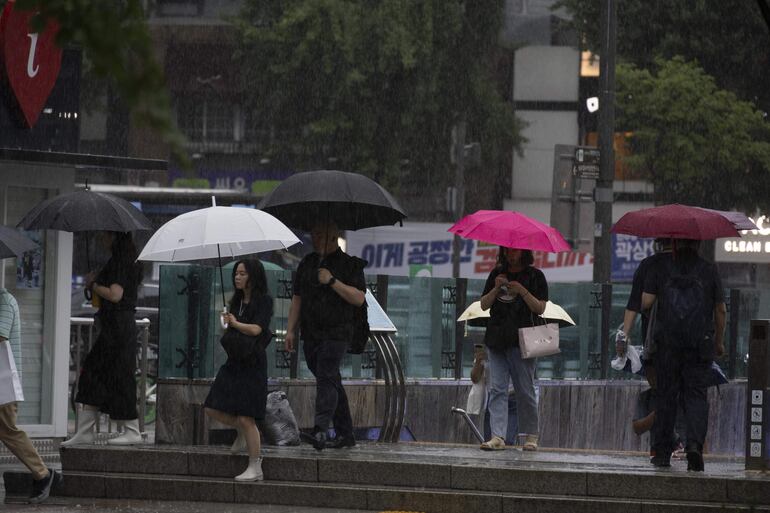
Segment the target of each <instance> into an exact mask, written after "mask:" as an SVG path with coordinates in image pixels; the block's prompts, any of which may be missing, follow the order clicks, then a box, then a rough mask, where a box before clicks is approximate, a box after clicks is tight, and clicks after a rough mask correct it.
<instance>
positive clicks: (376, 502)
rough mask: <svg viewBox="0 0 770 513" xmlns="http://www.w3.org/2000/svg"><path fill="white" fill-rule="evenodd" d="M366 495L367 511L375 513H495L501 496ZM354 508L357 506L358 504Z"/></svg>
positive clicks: (428, 492) (378, 492) (398, 492)
mask: <svg viewBox="0 0 770 513" xmlns="http://www.w3.org/2000/svg"><path fill="white" fill-rule="evenodd" d="M366 496H367V500H366V506H367V508H368V509H372V510H379V511H383V510H403V511H420V512H425V513H497V512H499V511H501V510H502V496H501V495H499V494H493V493H487V494H483V493H468V492H464V493H457V492H451V491H437V490H403V489H400V490H393V489H381V488H373V489H369V490H367V491H366ZM348 507H354V504H350V505H349V506H348ZM358 507H361V505H360V504H359V505H358Z"/></svg>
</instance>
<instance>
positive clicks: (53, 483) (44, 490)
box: [29, 469, 63, 504]
mask: <svg viewBox="0 0 770 513" xmlns="http://www.w3.org/2000/svg"><path fill="white" fill-rule="evenodd" d="M62 480H63V478H62V475H61V474H60V473H58V472H56V471H55V470H51V469H48V475H47V476H46V477H44V478H43V479H36V480H33V481H32V494H31V495H30V496H29V503H30V504H40V503H41V502H43V501H45V500H46V499H47V498H48V496H49V495H51V490H52V489H54V488H56V487H57V486H58V485H59V483H61V482H62Z"/></svg>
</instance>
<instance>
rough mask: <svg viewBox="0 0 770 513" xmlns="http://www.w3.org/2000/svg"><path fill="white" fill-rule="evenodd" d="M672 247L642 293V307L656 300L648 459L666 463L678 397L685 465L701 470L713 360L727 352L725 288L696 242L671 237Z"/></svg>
mask: <svg viewBox="0 0 770 513" xmlns="http://www.w3.org/2000/svg"><path fill="white" fill-rule="evenodd" d="M673 248H674V250H673V253H672V258H671V259H670V260H665V261H661V262H660V263H659V264H658V265H656V266H655V268H653V269H651V270H650V273H649V274H648V276H647V278H646V280H645V284H644V292H643V294H642V308H643V309H644V310H648V309H649V308H651V307H652V305H653V304H654V303H655V301H656V300H658V301H659V304H658V306H657V312H656V322H655V326H654V327H653V336H654V338H655V342H656V344H657V347H658V351H657V353H656V356H655V370H656V373H657V379H658V383H657V385H658V394H657V412H656V417H655V423H654V424H653V427H652V431H653V435H654V440H655V442H654V443H655V447H654V449H655V456H654V457H653V458H652V464H653V465H655V466H656V467H668V466H670V459H671V451H672V450H673V448H674V438H673V432H674V429H673V428H674V422H675V418H676V409H677V402H678V401H681V404H682V408H683V411H684V417H685V422H686V424H687V444H686V447H685V450H686V452H687V470H692V471H696V472H702V471H703V468H704V466H703V443H704V441H705V439H706V431H707V429H708V400H707V397H706V390H707V387H708V382H709V377H710V375H711V372H712V371H711V363H712V361H713V360H714V358H715V357H720V356H722V355H723V354H724V351H725V347H724V329H725V313H726V309H725V301H724V290H723V289H722V282H721V280H720V278H719V273H718V272H717V269H716V266H715V265H714V264H712V263H709V262H707V261H705V260H704V259H702V258H701V257H700V256H699V255H698V241H691V240H683V239H679V240H674V243H673ZM685 314H686V315H685ZM680 318H681V319H684V320H681V319H680Z"/></svg>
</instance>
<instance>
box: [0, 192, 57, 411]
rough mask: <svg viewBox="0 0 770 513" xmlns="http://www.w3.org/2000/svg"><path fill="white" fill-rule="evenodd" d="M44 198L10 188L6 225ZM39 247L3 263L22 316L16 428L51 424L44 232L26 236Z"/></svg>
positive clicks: (16, 352)
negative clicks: (20, 393) (21, 398)
mask: <svg viewBox="0 0 770 513" xmlns="http://www.w3.org/2000/svg"><path fill="white" fill-rule="evenodd" d="M45 198H46V196H45V189H36V188H31V187H24V188H22V187H9V188H8V194H7V198H6V199H7V206H8V216H7V218H6V223H5V224H7V225H9V226H13V225H15V224H16V223H18V222H19V221H20V220H21V218H22V217H23V216H24V214H26V213H27V212H28V211H29V208H30V205H35V204H37V203H39V202H40V201H43V200H44V199H45ZM26 233H27V235H28V236H30V237H31V238H32V239H34V240H35V241H36V242H38V243H39V244H40V248H39V249H38V250H36V251H33V252H28V253H26V254H25V255H24V257H22V258H20V259H7V260H5V267H4V272H5V288H6V289H8V291H9V292H10V293H11V294H12V295H13V296H14V297H15V298H16V301H17V302H18V304H19V312H20V315H21V346H20V347H14V348H13V349H14V357H15V358H16V365H17V367H18V368H19V370H20V372H21V381H22V387H23V389H24V401H23V402H21V403H19V415H18V423H19V424H22V425H23V424H45V423H48V422H50V418H51V411H50V404H51V397H50V394H51V387H50V386H49V385H50V377H51V375H52V369H51V366H52V363H53V362H52V361H51V359H50V354H51V351H50V349H51V348H50V347H49V346H50V345H51V344H52V342H51V341H48V342H47V341H46V339H45V337H44V336H43V327H44V321H45V319H44V307H43V306H44V297H45V286H46V283H45V279H44V275H45V256H46V248H47V244H46V236H45V231H42V230H38V231H33V232H26Z"/></svg>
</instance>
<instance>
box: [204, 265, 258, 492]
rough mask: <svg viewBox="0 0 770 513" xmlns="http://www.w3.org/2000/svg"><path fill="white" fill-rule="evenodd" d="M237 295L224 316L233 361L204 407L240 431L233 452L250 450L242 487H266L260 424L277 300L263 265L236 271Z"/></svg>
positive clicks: (226, 345)
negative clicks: (269, 291)
mask: <svg viewBox="0 0 770 513" xmlns="http://www.w3.org/2000/svg"><path fill="white" fill-rule="evenodd" d="M232 279H233V287H234V288H235V292H234V293H233V297H232V298H231V299H230V312H229V313H224V314H222V318H223V321H224V323H225V324H227V329H226V331H225V334H224V335H223V336H222V345H223V347H224V348H225V351H227V361H226V362H225V364H224V365H222V367H221V368H220V369H219V372H218V373H217V377H216V379H215V380H214V384H213V385H212V386H211V390H210V391H209V395H208V397H206V401H205V402H204V403H203V405H204V407H205V408H206V410H205V411H206V415H208V416H209V417H211V418H213V419H216V420H217V421H219V422H221V423H223V424H227V425H229V426H232V427H234V428H235V429H236V430H237V431H238V438H236V441H235V444H233V447H232V450H233V452H240V451H241V450H243V449H244V448H248V452H249V466H248V467H247V468H246V470H245V471H244V472H243V473H242V474H240V475H238V476H236V477H235V480H236V481H261V480H262V479H264V476H263V474H262V458H261V457H260V456H259V453H260V445H261V444H260V437H259V431H258V430H257V425H256V422H255V421H257V420H263V419H264V418H265V404H266V400H267V355H266V353H265V347H267V345H268V344H269V343H270V339H271V338H272V333H271V332H270V319H271V317H272V316H273V298H271V297H270V296H269V295H268V294H267V278H266V277H265V269H264V268H263V267H262V264H261V263H260V262H259V260H257V259H248V260H240V261H238V262H237V263H236V264H235V267H234V268H233V276H232Z"/></svg>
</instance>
